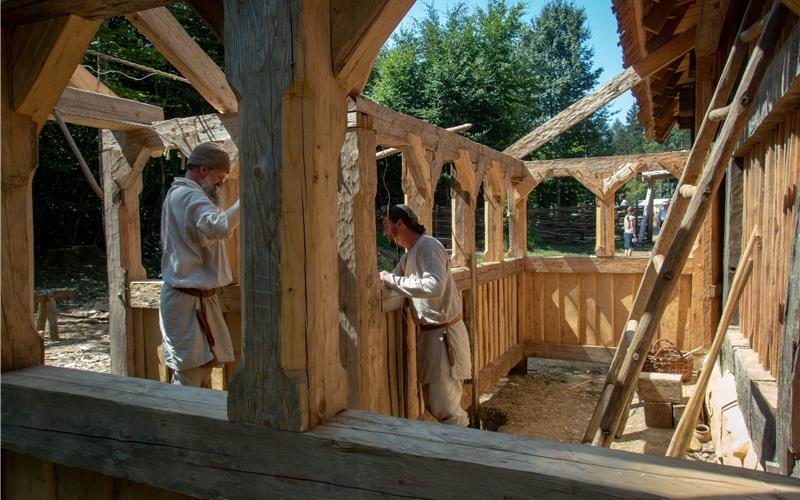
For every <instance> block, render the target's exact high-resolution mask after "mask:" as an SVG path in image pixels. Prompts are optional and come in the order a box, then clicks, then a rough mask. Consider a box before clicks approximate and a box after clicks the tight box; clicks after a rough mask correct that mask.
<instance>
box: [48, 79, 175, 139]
mask: <svg viewBox="0 0 800 500" xmlns="http://www.w3.org/2000/svg"><path fill="white" fill-rule="evenodd" d="M55 109H57V110H58V111H59V112H60V113H61V116H62V117H63V119H64V121H65V122H67V123H72V124H75V125H83V126H85V127H93V128H104V129H108V130H136V129H140V128H142V127H145V126H148V125H151V124H152V123H153V122H157V121H161V120H163V119H164V110H163V109H162V108H159V107H158V106H153V105H150V104H144V103H141V102H137V101H133V100H130V99H123V98H121V97H113V96H110V95H106V94H102V93H97V92H91V91H88V90H81V89H76V88H74V87H67V88H65V89H64V92H63V93H62V94H61V99H59V100H58V103H57V104H56V107H55Z"/></svg>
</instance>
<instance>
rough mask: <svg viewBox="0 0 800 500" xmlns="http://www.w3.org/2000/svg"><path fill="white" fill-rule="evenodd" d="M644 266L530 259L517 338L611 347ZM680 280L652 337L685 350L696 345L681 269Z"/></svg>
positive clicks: (688, 286)
mask: <svg viewBox="0 0 800 500" xmlns="http://www.w3.org/2000/svg"><path fill="white" fill-rule="evenodd" d="M645 264H646V259H631V258H628V259H626V258H616V259H595V258H590V257H567V258H534V257H529V258H528V260H527V263H526V272H525V276H524V285H523V286H524V287H525V291H524V296H525V297H526V302H525V319H524V322H523V324H524V325H525V328H524V329H523V331H522V332H520V336H521V338H520V341H521V342H525V343H529V342H533V343H538V344H542V343H544V344H560V345H581V346H603V347H615V346H616V345H617V343H618V342H619V338H620V335H621V334H622V330H623V328H624V326H625V321H626V320H627V318H628V313H629V312H630V309H631V306H632V304H633V299H634V296H635V294H636V289H637V287H638V286H639V281H640V280H641V277H642V272H643V270H644V266H645ZM690 265H691V264H689V265H688V266H687V268H688V267H689V266H690ZM679 280H680V281H679V284H678V286H677V287H676V289H675V291H674V292H673V294H672V297H671V298H670V302H669V305H668V306H667V309H666V311H665V312H664V317H663V318H662V320H661V324H660V325H659V330H658V333H657V335H656V338H657V339H667V340H669V341H671V342H672V343H674V344H675V345H676V346H677V347H678V348H679V349H682V350H684V351H688V350H690V349H693V348H695V347H699V345H693V342H692V340H691V336H690V332H691V324H690V323H691V305H692V276H691V274H690V273H688V272H687V269H684V273H683V274H681V276H680V277H679Z"/></svg>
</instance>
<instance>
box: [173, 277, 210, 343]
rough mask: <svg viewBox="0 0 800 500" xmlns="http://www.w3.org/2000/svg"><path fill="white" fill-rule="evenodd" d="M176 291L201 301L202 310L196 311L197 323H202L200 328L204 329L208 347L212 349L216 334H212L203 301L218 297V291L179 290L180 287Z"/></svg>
mask: <svg viewBox="0 0 800 500" xmlns="http://www.w3.org/2000/svg"><path fill="white" fill-rule="evenodd" d="M175 290H178V291H181V292H183V293H185V294H187V295H191V296H192V297H197V298H199V299H200V309H199V310H197V311H195V313H196V314H197V321H199V322H200V328H202V329H203V333H204V334H205V336H206V340H207V341H208V345H209V346H210V347H213V346H214V334H213V333H211V325H210V324H209V323H208V317H207V316H206V303H205V301H204V300H203V299H207V298H209V297H213V296H214V295H216V293H217V291H216V290H215V289H213V288H212V289H211V290H201V289H199V288H178V287H175Z"/></svg>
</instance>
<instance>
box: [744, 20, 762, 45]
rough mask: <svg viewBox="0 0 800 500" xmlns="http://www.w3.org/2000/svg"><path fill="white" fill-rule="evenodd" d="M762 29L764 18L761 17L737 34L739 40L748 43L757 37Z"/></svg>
mask: <svg viewBox="0 0 800 500" xmlns="http://www.w3.org/2000/svg"><path fill="white" fill-rule="evenodd" d="M763 30H764V19H763V18H761V19H759V20H758V21H756V22H754V23H753V25H752V26H750V27H749V28H747V29H746V30H744V31H742V34H741V35H739V40H741V41H742V43H750V42H752V41H753V40H755V39H756V38H758V35H760V34H761V32H762V31H763Z"/></svg>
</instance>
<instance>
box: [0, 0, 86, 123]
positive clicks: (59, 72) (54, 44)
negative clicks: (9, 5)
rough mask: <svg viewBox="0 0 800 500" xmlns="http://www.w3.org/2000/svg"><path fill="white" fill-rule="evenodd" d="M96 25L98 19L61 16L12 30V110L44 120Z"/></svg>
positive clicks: (39, 121) (81, 55) (80, 56)
mask: <svg viewBox="0 0 800 500" xmlns="http://www.w3.org/2000/svg"><path fill="white" fill-rule="evenodd" d="M3 7H4V10H5V3H4V4H3ZM99 26H100V21H87V20H86V19H82V18H80V17H77V16H62V17H58V18H54V19H46V20H44V21H38V22H36V23H33V24H30V25H27V26H24V27H19V28H16V29H14V30H13V35H12V37H11V39H10V40H9V41H10V43H11V44H12V45H13V49H12V51H11V67H10V71H11V73H12V80H11V82H10V83H11V88H12V90H11V95H12V99H13V106H12V107H13V109H14V111H16V112H17V113H19V114H21V115H27V116H30V117H32V118H33V120H34V121H36V122H38V123H44V120H46V119H47V116H48V115H49V114H50V111H52V109H53V106H54V105H55V104H56V102H57V101H58V98H59V96H61V92H62V91H63V90H64V87H65V86H66V85H67V82H68V81H69V79H70V77H71V76H72V74H73V73H74V72H75V68H76V67H77V66H78V63H80V61H81V58H82V57H83V53H84V52H85V51H86V48H87V47H88V46H89V42H90V41H91V40H92V38H94V34H95V33H96V32H97V28H98V27H99Z"/></svg>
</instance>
